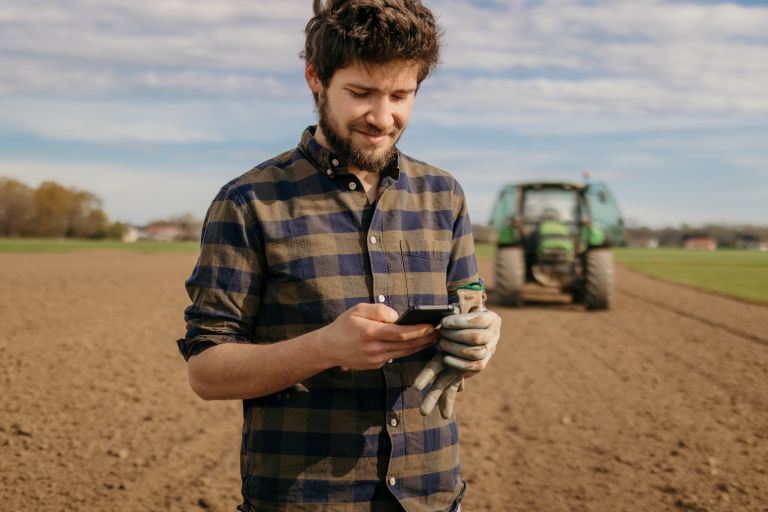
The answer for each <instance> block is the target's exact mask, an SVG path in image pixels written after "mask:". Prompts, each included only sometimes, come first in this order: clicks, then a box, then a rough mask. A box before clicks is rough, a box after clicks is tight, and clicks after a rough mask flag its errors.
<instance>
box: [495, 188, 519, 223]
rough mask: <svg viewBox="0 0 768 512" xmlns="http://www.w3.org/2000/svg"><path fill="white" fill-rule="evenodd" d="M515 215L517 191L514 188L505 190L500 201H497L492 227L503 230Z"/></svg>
mask: <svg viewBox="0 0 768 512" xmlns="http://www.w3.org/2000/svg"><path fill="white" fill-rule="evenodd" d="M514 215H515V189H514V187H507V188H505V189H504V190H503V191H502V193H501V195H500V196H499V199H498V200H497V201H496V205H495V206H494V209H493V215H492V216H491V225H493V226H495V227H496V228H497V229H499V228H502V227H504V226H506V225H507V224H509V221H510V219H511V218H512V217H513V216H514Z"/></svg>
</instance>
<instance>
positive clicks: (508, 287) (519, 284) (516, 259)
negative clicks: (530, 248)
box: [495, 247, 525, 307]
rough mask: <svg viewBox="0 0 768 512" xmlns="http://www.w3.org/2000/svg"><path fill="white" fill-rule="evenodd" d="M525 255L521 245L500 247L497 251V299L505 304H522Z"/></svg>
mask: <svg viewBox="0 0 768 512" xmlns="http://www.w3.org/2000/svg"><path fill="white" fill-rule="evenodd" d="M523 284H525V256H524V255H523V249H522V248H521V247H499V248H498V250H497V251H496V293H495V295H496V300H497V301H498V302H499V304H501V305H503V306H515V307H516V306H522V305H523V299H522V291H523Z"/></svg>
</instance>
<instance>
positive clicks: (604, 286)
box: [583, 249, 613, 309]
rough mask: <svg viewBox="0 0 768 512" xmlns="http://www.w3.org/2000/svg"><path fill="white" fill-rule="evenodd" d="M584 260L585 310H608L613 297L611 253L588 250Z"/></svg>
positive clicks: (605, 250)
mask: <svg viewBox="0 0 768 512" xmlns="http://www.w3.org/2000/svg"><path fill="white" fill-rule="evenodd" d="M586 260H587V261H586V269H585V273H586V276H585V279H584V295H583V297H584V304H586V306H587V309H608V308H609V307H610V305H611V296H612V295H613V252H611V250H610V249H590V250H589V251H587V257H586Z"/></svg>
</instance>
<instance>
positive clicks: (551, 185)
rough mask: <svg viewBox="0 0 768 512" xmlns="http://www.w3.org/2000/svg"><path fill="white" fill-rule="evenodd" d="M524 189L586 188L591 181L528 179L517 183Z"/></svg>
mask: <svg viewBox="0 0 768 512" xmlns="http://www.w3.org/2000/svg"><path fill="white" fill-rule="evenodd" d="M516 186H517V187H519V188H524V189H543V188H548V189H565V190H584V189H586V188H588V187H589V183H574V182H570V181H527V182H523V183H518V184H517V185H516Z"/></svg>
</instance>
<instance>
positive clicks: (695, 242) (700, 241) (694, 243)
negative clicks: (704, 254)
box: [683, 236, 717, 251]
mask: <svg viewBox="0 0 768 512" xmlns="http://www.w3.org/2000/svg"><path fill="white" fill-rule="evenodd" d="M683 247H685V248H686V249H696V250H705V251H714V250H715V249H717V240H715V239H714V238H712V237H709V236H692V237H689V238H686V239H685V240H684V241H683Z"/></svg>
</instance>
